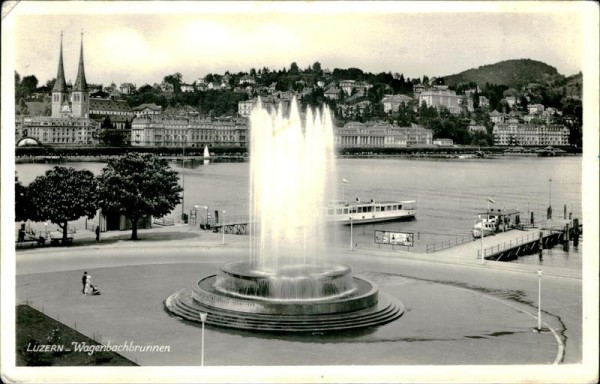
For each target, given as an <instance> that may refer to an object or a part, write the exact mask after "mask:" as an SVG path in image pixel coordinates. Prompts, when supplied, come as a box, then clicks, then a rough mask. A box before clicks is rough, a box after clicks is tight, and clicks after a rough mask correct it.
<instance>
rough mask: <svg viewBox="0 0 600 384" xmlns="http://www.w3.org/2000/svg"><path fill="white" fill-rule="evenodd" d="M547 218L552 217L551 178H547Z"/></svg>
mask: <svg viewBox="0 0 600 384" xmlns="http://www.w3.org/2000/svg"><path fill="white" fill-rule="evenodd" d="M547 218H548V219H552V179H548V216H547Z"/></svg>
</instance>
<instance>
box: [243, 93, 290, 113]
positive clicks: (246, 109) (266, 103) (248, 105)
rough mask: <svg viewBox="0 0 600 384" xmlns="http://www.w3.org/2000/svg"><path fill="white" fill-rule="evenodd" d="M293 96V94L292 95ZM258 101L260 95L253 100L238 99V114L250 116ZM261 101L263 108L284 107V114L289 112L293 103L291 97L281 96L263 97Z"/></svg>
mask: <svg viewBox="0 0 600 384" xmlns="http://www.w3.org/2000/svg"><path fill="white" fill-rule="evenodd" d="M290 97H291V96H290ZM257 102H258V97H255V98H254V99H251V100H245V101H238V115H240V116H241V117H248V116H250V114H251V113H252V109H254V106H255V105H256V103H257ZM260 102H261V104H262V106H263V108H265V109H267V110H271V109H272V108H273V109H278V108H279V107H281V108H282V111H283V113H284V114H286V113H288V112H289V110H290V105H291V98H288V97H281V98H280V99H276V98H273V97H261V98H260Z"/></svg>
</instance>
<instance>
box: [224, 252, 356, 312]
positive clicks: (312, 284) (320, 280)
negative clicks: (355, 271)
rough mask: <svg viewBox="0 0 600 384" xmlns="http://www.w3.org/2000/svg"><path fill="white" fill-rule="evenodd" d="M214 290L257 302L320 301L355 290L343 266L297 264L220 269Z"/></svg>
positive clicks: (236, 265)
mask: <svg viewBox="0 0 600 384" xmlns="http://www.w3.org/2000/svg"><path fill="white" fill-rule="evenodd" d="M214 286H215V289H216V290H218V291H220V292H221V293H223V294H225V295H229V296H235V297H240V298H246V299H252V300H261V301H286V302H289V301H307V300H308V301H323V300H331V299H335V298H340V297H345V296H348V295H350V294H352V293H353V292H354V291H355V289H356V287H355V284H354V280H353V278H352V272H351V269H350V267H348V266H346V265H310V264H309V265H301V266H293V267H284V268H280V269H279V270H277V271H264V270H257V269H255V268H253V267H251V266H250V265H249V264H248V263H247V262H245V261H236V262H233V263H228V264H224V265H223V266H221V268H220V271H219V274H218V275H217V277H216V281H215V284H214Z"/></svg>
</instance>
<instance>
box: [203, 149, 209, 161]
mask: <svg viewBox="0 0 600 384" xmlns="http://www.w3.org/2000/svg"><path fill="white" fill-rule="evenodd" d="M209 158H210V152H208V145H205V146H204V161H203V163H204V165H208V164H209V163H210V160H209Z"/></svg>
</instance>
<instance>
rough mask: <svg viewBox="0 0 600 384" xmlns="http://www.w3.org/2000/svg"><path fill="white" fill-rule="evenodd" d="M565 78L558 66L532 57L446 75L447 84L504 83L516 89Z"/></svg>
mask: <svg viewBox="0 0 600 384" xmlns="http://www.w3.org/2000/svg"><path fill="white" fill-rule="evenodd" d="M563 79H564V76H563V75H561V74H559V73H558V71H557V70H556V68H554V67H552V66H550V65H548V64H545V63H542V62H541V61H535V60H531V59H518V60H507V61H501V62H499V63H496V64H489V65H483V66H481V67H479V68H473V69H469V70H466V71H463V72H461V73H458V74H455V75H450V76H444V80H445V83H446V85H459V84H466V83H470V82H474V83H476V84H477V85H479V86H480V87H483V86H484V85H485V83H490V84H497V85H500V84H504V85H507V86H508V87H509V88H515V89H520V88H521V87H522V86H524V85H527V84H530V83H537V84H542V85H545V84H548V83H552V82H555V81H557V80H559V81H560V80H563Z"/></svg>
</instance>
